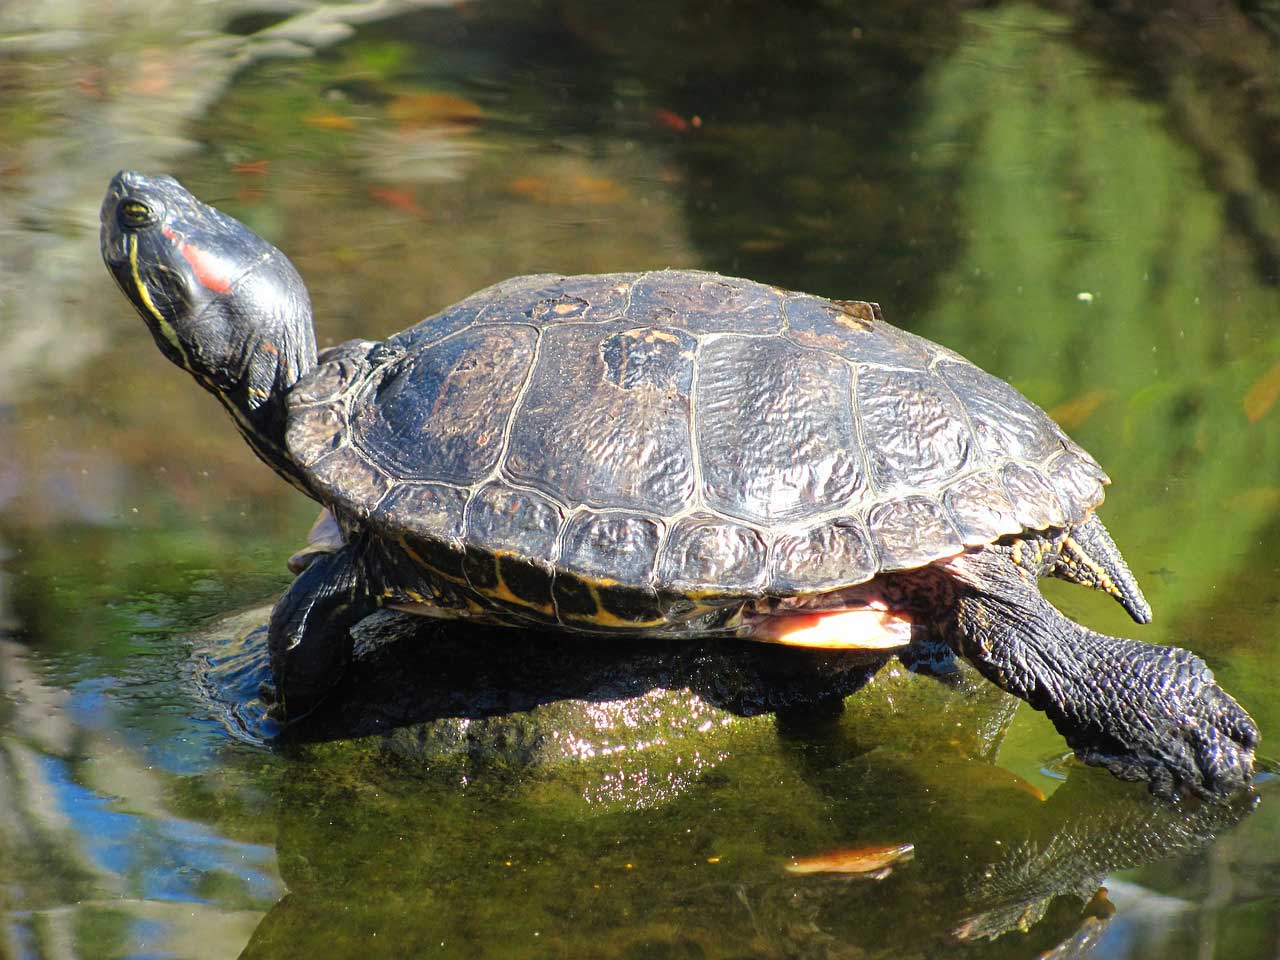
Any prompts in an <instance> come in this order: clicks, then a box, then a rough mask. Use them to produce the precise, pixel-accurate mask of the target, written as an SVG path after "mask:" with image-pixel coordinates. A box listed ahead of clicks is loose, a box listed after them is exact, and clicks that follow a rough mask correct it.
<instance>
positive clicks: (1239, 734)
mask: <svg viewBox="0 0 1280 960" xmlns="http://www.w3.org/2000/svg"><path fill="white" fill-rule="evenodd" d="M947 569H948V570H949V571H950V572H951V573H952V574H953V575H955V576H956V578H957V579H958V580H959V581H960V582H959V584H957V587H958V592H957V595H956V599H955V604H954V608H953V613H954V619H953V621H952V622H951V623H950V624H949V625H948V629H949V633H950V639H951V643H952V645H953V646H954V647H955V649H956V651H957V652H958V653H960V654H961V655H962V656H964V657H965V658H966V659H968V660H969V662H970V663H972V664H973V665H974V666H975V667H977V668H978V670H979V671H980V672H981V673H982V674H983V676H985V677H986V678H987V679H988V680H990V681H992V682H993V683H995V684H996V685H997V686H999V687H1001V688H1002V689H1004V690H1007V691H1008V692H1010V693H1012V694H1014V695H1015V696H1017V697H1020V698H1022V699H1023V700H1026V701H1027V702H1028V703H1029V704H1031V706H1033V707H1035V708H1036V709H1037V710H1042V711H1043V712H1044V713H1045V714H1046V715H1047V716H1048V717H1049V719H1050V720H1052V721H1053V725H1054V726H1055V727H1057V729H1058V732H1059V733H1061V734H1062V735H1063V737H1064V738H1065V739H1066V741H1067V743H1068V744H1070V745H1071V747H1072V748H1073V749H1074V750H1075V751H1076V753H1077V755H1078V756H1079V757H1080V758H1081V759H1082V760H1084V761H1085V762H1086V763H1091V764H1094V765H1096V766H1104V767H1106V768H1107V769H1109V770H1110V771H1111V772H1112V773H1114V774H1115V775H1117V776H1119V777H1121V778H1122V779H1126V780H1137V779H1145V780H1148V781H1150V783H1151V789H1152V791H1153V792H1155V793H1157V794H1159V795H1162V796H1173V795H1175V794H1176V793H1177V792H1178V791H1179V790H1180V789H1188V790H1190V791H1192V792H1194V793H1196V794H1199V795H1201V796H1214V795H1223V794H1227V793H1230V792H1232V791H1235V790H1237V789H1239V788H1241V787H1243V786H1245V785H1247V784H1248V782H1249V780H1250V778H1251V777H1252V774H1253V756H1254V750H1255V748H1256V747H1257V744H1258V739H1259V738H1258V728H1257V726H1256V725H1255V724H1254V722H1253V719H1252V718H1251V717H1250V716H1249V714H1248V713H1246V712H1245V711H1244V709H1243V708H1242V707H1241V706H1240V705H1239V704H1238V703H1236V701H1235V700H1233V699H1232V698H1231V697H1230V696H1229V695H1228V694H1227V693H1226V692H1225V691H1223V689H1222V688H1221V687H1219V686H1218V684H1217V683H1216V682H1215V681H1214V678H1213V673H1212V671H1210V670H1209V668H1208V666H1207V665H1206V664H1205V662H1204V661H1203V660H1201V659H1200V658H1199V657H1197V656H1195V655H1194V654H1192V653H1190V652H1189V651H1187V650H1181V649H1179V648H1177V647H1159V646H1154V645H1152V644H1146V643H1140V642H1138V641H1136V640H1127V639H1123V638H1120V637H1109V636H1105V635H1103V634H1100V633H1095V632H1094V631H1092V630H1089V629H1087V628H1085V627H1082V626H1080V625H1079V624H1077V623H1074V622H1072V621H1071V620H1069V619H1067V618H1066V617H1065V616H1063V615H1062V614H1061V613H1060V612H1058V611H1057V610H1056V609H1055V608H1054V607H1053V606H1052V605H1051V604H1050V603H1049V602H1048V601H1046V600H1045V599H1044V597H1043V596H1041V594H1040V591H1039V590H1038V589H1037V588H1036V585H1035V581H1034V579H1033V577H1032V576H1031V575H1030V574H1029V573H1026V572H1024V571H1022V570H1021V569H1019V568H1018V567H1017V566H1016V565H1015V563H1014V561H1013V559H1012V558H1011V557H1010V556H1009V554H1008V552H1007V548H1004V547H1000V546H990V547H984V548H982V549H981V550H978V551H975V552H971V553H966V554H963V555H961V556H960V557H957V558H955V559H954V560H952V561H950V562H949V563H948V564H947Z"/></svg>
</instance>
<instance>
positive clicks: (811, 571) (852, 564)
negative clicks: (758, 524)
mask: <svg viewBox="0 0 1280 960" xmlns="http://www.w3.org/2000/svg"><path fill="white" fill-rule="evenodd" d="M876 566H877V565H876V556H875V551H874V550H873V549H872V546H871V540H870V538H869V537H868V536H867V534H866V531H865V530H863V528H862V524H861V523H859V522H858V521H857V520H855V519H854V518H852V517H849V518H842V519H839V520H833V521H831V522H829V523H823V524H820V525H818V526H816V527H813V528H811V529H809V530H805V531H802V532H800V533H784V534H779V536H778V538H777V539H776V540H775V541H774V545H773V555H772V557H771V559H770V562H769V587H768V589H769V592H770V593H772V594H775V595H777V596H788V595H792V594H800V593H807V592H813V591H826V590H830V589H832V588H834V587H840V586H852V585H853V584H856V583H862V582H863V581H865V580H870V579H871V578H872V577H873V576H875V574H876Z"/></svg>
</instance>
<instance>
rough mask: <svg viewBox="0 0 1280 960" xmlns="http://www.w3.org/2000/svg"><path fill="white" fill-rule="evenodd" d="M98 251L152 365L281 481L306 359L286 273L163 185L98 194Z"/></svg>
mask: <svg viewBox="0 0 1280 960" xmlns="http://www.w3.org/2000/svg"><path fill="white" fill-rule="evenodd" d="M101 243H102V257H103V260H105V261H106V264H107V268H108V269H109V270H110V271H111V274H112V276H114V277H115V279H116V283H118V284H119V285H120V289H121V290H123V291H124V294H125V296H127V297H128V298H129V300H130V301H131V302H132V303H133V305H134V307H135V308H136V309H137V311H138V313H139V314H140V315H141V316H142V319H143V320H144V321H145V322H146V324H147V326H148V328H150V330H151V334H152V336H154V337H155V341H156V343H157V345H159V347H160V350H161V351H162V352H163V353H164V355H165V356H166V357H168V358H169V359H170V360H172V361H173V362H174V363H176V364H177V365H178V366H180V367H182V368H183V369H184V370H186V371H187V372H188V373H190V374H191V375H192V376H193V377H195V378H196V380H198V381H199V382H200V384H201V385H202V386H204V387H205V388H206V389H208V390H209V391H210V392H212V393H213V394H214V395H216V396H217V397H218V399H220V400H221V401H222V402H223V405H224V406H226V407H227V410H228V411H229V412H230V413H231V415H232V417H233V418H234V419H235V421H236V424H237V426H238V427H239V428H240V430H241V432H242V433H244V435H245V437H246V439H248V440H249V442H250V444H251V445H252V446H253V448H254V450H255V451H256V452H257V453H258V455H259V456H260V457H262V458H263V459H264V460H266V461H267V462H268V463H269V464H270V465H271V466H272V467H274V468H275V469H276V470H277V471H280V472H282V473H285V475H286V476H289V475H290V474H293V473H294V472H295V471H294V470H293V469H292V465H291V464H289V463H287V462H285V461H287V454H286V453H285V452H284V420H285V407H284V397H285V394H286V393H287V391H288V390H289V388H290V387H292V386H293V384H294V383H295V382H297V380H298V379H299V378H300V377H301V376H302V375H303V374H305V373H306V372H307V371H308V370H310V369H311V368H312V367H313V366H314V365H315V357H316V348H315V334H314V332H313V330H312V325H311V303H310V300H309V299H308V297H307V291H306V287H305V286H304V285H303V283H302V278H301V277H300V276H298V271H297V270H296V269H294V266H293V264H291V263H290V262H289V261H288V259H287V258H286V257H285V255H284V254H282V253H281V252H280V251H279V250H277V249H276V248H275V247H273V246H272V245H271V244H269V243H267V242H266V241H265V240H263V239H262V238H261V237H259V236H258V235H257V234H255V233H254V232H253V231H252V230H250V229H249V228H248V227H246V226H245V225H244V224H242V223H240V222H239V221H238V220H235V219H233V218H231V217H229V216H227V215H226V214H224V213H221V212H219V211H218V210H215V209H214V208H213V207H210V206H208V205H207V204H204V203H201V202H200V201H199V200H197V199H196V198H195V197H193V196H192V195H191V194H190V193H189V192H188V191H187V190H186V189H185V188H184V187H183V186H182V185H181V184H180V183H178V181H177V180H174V179H173V178H172V177H146V176H143V175H142V174H139V173H133V172H129V171H122V172H121V173H118V174H116V176H115V177H114V179H112V181H111V185H110V186H109V187H108V188H107V195H106V198H105V199H104V200H103V202H102V229H101ZM290 479H292V477H290Z"/></svg>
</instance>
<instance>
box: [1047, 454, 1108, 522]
mask: <svg viewBox="0 0 1280 960" xmlns="http://www.w3.org/2000/svg"><path fill="white" fill-rule="evenodd" d="M1045 472H1046V473H1047V474H1048V475H1049V482H1050V483H1052V484H1053V489H1054V490H1055V491H1056V492H1057V494H1058V501H1059V502H1060V503H1061V504H1062V507H1063V510H1064V512H1065V513H1066V519H1067V522H1069V523H1077V522H1079V521H1080V520H1083V519H1084V517H1085V516H1086V515H1087V514H1088V513H1089V512H1090V511H1091V510H1092V509H1093V508H1094V507H1096V506H1097V505H1098V504H1099V503H1101V502H1102V498H1103V488H1102V484H1103V482H1104V481H1103V480H1101V479H1099V477H1098V475H1097V474H1098V472H1100V471H1096V470H1095V469H1094V467H1093V465H1092V464H1091V463H1089V462H1087V461H1084V460H1081V459H1080V458H1079V457H1077V456H1076V455H1075V454H1074V453H1060V454H1058V456H1056V457H1054V458H1053V461H1052V462H1051V463H1050V464H1049V466H1048V469H1047V470H1046V471H1045Z"/></svg>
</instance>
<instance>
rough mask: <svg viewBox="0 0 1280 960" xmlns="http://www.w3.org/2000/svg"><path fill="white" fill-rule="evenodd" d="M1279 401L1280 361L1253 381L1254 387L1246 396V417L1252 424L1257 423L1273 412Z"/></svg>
mask: <svg viewBox="0 0 1280 960" xmlns="http://www.w3.org/2000/svg"><path fill="white" fill-rule="evenodd" d="M1277 400H1280V361H1277V362H1276V363H1275V364H1274V365H1273V366H1272V367H1271V369H1270V370H1268V371H1267V372H1266V373H1264V374H1263V375H1262V376H1260V377H1259V378H1258V379H1257V380H1255V381H1253V386H1251V387H1250V388H1249V391H1248V392H1247V393H1246V394H1245V395H1244V402H1243V406H1244V415H1245V417H1246V418H1247V419H1248V421H1249V422H1250V423H1257V422H1258V421H1259V420H1261V419H1262V418H1263V417H1265V416H1266V415H1267V414H1268V413H1269V412H1270V411H1271V408H1272V407H1274V406H1275V405H1276V401H1277Z"/></svg>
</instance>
